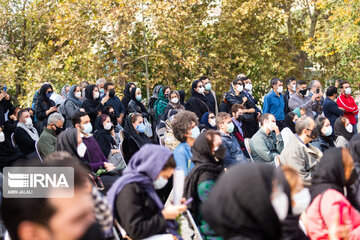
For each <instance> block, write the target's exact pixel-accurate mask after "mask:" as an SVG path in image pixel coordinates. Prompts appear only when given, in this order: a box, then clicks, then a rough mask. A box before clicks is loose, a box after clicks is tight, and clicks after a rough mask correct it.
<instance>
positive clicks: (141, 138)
mask: <svg viewBox="0 0 360 240" xmlns="http://www.w3.org/2000/svg"><path fill="white" fill-rule="evenodd" d="M124 133H125V134H128V135H130V136H131V137H132V138H133V139H134V140H135V141H136V143H137V144H138V145H139V147H140V148H141V147H142V146H144V145H145V144H146V143H151V141H150V139H149V138H148V137H147V136H146V135H145V134H144V133H137V132H136V130H135V128H134V126H133V125H132V123H131V114H130V115H129V116H127V118H126V121H125V126H124Z"/></svg>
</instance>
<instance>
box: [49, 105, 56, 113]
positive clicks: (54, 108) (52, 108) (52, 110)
mask: <svg viewBox="0 0 360 240" xmlns="http://www.w3.org/2000/svg"><path fill="white" fill-rule="evenodd" d="M49 110H50V112H56V111H57V107H55V106H54V107H51V108H50V109H49Z"/></svg>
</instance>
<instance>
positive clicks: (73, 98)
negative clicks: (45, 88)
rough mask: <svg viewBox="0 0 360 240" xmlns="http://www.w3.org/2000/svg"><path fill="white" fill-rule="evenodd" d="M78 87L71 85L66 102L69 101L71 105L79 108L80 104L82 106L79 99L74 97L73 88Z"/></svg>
mask: <svg viewBox="0 0 360 240" xmlns="http://www.w3.org/2000/svg"><path fill="white" fill-rule="evenodd" d="M77 86H78V85H72V86H71V88H70V90H69V93H68V94H69V96H68V98H67V99H66V100H69V101H72V102H73V103H75V104H76V106H78V107H80V106H81V104H82V101H81V100H80V99H78V98H77V97H75V88H76V87H77Z"/></svg>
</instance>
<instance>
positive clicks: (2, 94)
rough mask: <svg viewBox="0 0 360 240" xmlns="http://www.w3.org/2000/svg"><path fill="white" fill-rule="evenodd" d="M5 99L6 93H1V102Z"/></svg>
mask: <svg viewBox="0 0 360 240" xmlns="http://www.w3.org/2000/svg"><path fill="white" fill-rule="evenodd" d="M4 97H5V92H1V93H0V101H1V100H3V98H4Z"/></svg>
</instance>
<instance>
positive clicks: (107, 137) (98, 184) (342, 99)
mask: <svg viewBox="0 0 360 240" xmlns="http://www.w3.org/2000/svg"><path fill="white" fill-rule="evenodd" d="M269 85H270V86H269V87H270V91H269V92H268V93H267V94H266V95H265V96H264V97H263V99H262V102H263V105H262V107H261V106H260V101H259V100H258V99H257V98H256V97H254V94H253V86H252V81H251V79H250V78H248V77H247V76H245V75H244V74H239V75H238V76H237V77H236V78H235V80H233V81H232V82H231V84H230V86H229V89H230V90H229V92H226V93H224V94H221V96H222V97H221V101H218V96H220V94H219V93H216V92H215V91H214V90H213V89H212V84H211V79H209V78H208V77H206V76H203V77H201V78H199V79H198V80H195V81H194V82H193V83H192V84H191V86H189V87H191V96H190V97H189V98H188V99H187V100H186V97H185V91H184V90H176V89H172V88H171V87H169V86H163V85H157V86H155V87H154V89H153V93H152V96H151V98H150V99H147V100H146V101H145V100H144V99H143V97H142V96H143V95H142V92H141V87H140V86H139V84H137V83H133V82H129V83H127V84H126V86H125V88H124V91H123V96H122V98H121V99H120V97H119V96H118V95H117V93H118V92H119V90H120V89H119V86H117V85H116V84H114V83H112V82H107V81H106V80H105V79H104V78H100V79H98V80H97V81H96V84H90V83H88V82H86V81H83V82H80V83H79V84H78V85H73V86H68V85H66V86H64V87H63V88H62V89H61V91H60V92H59V94H58V93H56V92H55V91H54V88H53V86H52V85H51V84H50V83H44V84H43V85H42V86H41V88H40V89H39V90H37V91H36V93H35V95H34V98H33V103H32V106H31V107H29V108H21V107H17V106H14V105H13V99H12V97H11V96H10V95H9V94H8V92H7V91H6V88H3V90H2V91H1V93H0V149H1V151H0V168H1V169H0V170H1V172H2V170H3V168H4V167H10V166H59V167H61V166H70V167H73V168H74V172H75V179H74V182H75V186H74V188H75V190H74V197H73V198H71V199H66V200H64V199H57V198H49V199H45V198H16V199H14V198H11V199H10V198H4V197H3V198H2V200H1V218H2V221H3V223H4V227H3V229H2V230H4V231H7V232H8V234H9V236H10V238H11V239H13V240H18V239H19V240H20V239H21V240H30V239H69V240H71V239H125V238H127V239H148V238H149V239H150V238H151V239H183V237H184V236H183V234H182V232H181V231H179V223H180V225H183V224H184V221H183V219H184V218H185V220H186V221H185V222H186V223H193V224H190V227H189V230H190V231H191V232H192V233H191V235H192V237H193V238H194V239H201V238H202V239H231V240H235V239H239V240H240V239H244V240H245V239H256V240H260V239H263V240H269V239H274V240H275V239H284V240H290V239H291V240H306V239H312V240H314V239H331V240H334V239H360V212H359V210H360V204H359V203H360V202H359V201H360V191H359V190H360V184H359V182H360V181H359V180H360V178H359V171H360V134H357V124H358V112H359V110H358V106H357V104H356V102H355V100H354V98H353V97H352V95H351V93H352V91H351V86H350V83H349V82H348V81H345V80H337V81H336V84H335V86H326V88H325V86H321V83H320V82H319V81H317V80H314V81H312V82H311V83H310V84H307V82H305V81H303V80H296V79H295V78H294V77H289V78H287V79H286V81H285V82H283V80H282V79H280V78H273V79H271V80H270V84H269ZM285 87H286V91H285ZM323 89H324V90H325V91H323ZM324 92H325V93H324ZM175 170H177V171H182V172H183V174H184V176H185V180H184V182H178V179H177V180H176V178H174V177H173V174H174V172H175ZM1 176H2V175H1ZM4 177H7V176H4ZM183 185H184V189H183V192H184V194H183V197H184V198H183V199H182V200H181V202H180V203H177V204H175V203H174V202H173V201H172V200H173V198H174V191H175V189H176V186H183ZM192 220H193V221H192ZM182 228H183V226H182Z"/></svg>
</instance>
